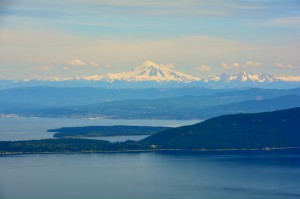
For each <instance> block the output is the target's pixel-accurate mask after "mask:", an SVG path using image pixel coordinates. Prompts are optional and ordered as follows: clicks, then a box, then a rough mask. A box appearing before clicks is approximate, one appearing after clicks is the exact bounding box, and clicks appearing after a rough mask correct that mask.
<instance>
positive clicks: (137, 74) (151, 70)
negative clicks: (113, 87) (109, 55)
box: [104, 61, 200, 83]
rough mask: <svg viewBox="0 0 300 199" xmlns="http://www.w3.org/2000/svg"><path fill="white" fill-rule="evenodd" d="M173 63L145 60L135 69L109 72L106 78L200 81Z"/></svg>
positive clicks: (113, 79)
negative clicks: (177, 69) (176, 68)
mask: <svg viewBox="0 0 300 199" xmlns="http://www.w3.org/2000/svg"><path fill="white" fill-rule="evenodd" d="M173 68H174V66H173V65H172V64H166V65H164V64H156V63H155V62H153V61H145V62H143V63H142V64H141V65H139V66H137V67H135V68H134V69H133V70H131V71H128V72H121V73H109V74H107V75H106V76H105V78H104V79H106V80H107V81H115V80H122V81H130V82H142V81H154V82H169V81H174V82H185V83H188V82H192V81H199V80H200V78H198V77H193V76H191V75H188V74H185V73H182V72H179V71H176V70H174V69H173Z"/></svg>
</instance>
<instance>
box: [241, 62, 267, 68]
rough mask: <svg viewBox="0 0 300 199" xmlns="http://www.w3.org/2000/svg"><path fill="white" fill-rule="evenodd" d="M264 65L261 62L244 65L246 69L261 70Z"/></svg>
mask: <svg viewBox="0 0 300 199" xmlns="http://www.w3.org/2000/svg"><path fill="white" fill-rule="evenodd" d="M262 66H263V64H262V63H260V62H254V61H248V62H245V63H244V64H243V67H244V68H259V67H262Z"/></svg>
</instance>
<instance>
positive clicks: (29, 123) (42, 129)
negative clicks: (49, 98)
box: [0, 117, 200, 141]
mask: <svg viewBox="0 0 300 199" xmlns="http://www.w3.org/2000/svg"><path fill="white" fill-rule="evenodd" d="M198 122H200V120H112V119H80V118H38V117H15V118H5V117H0V141H17V140H38V139H46V138H52V137H53V134H54V133H51V132H47V130H48V129H54V128H60V127H78V126H97V125H98V126H112V125H134V126H167V127H178V126H183V125H190V124H195V123H198ZM139 138H142V137H135V136H133V137H132V136H128V137H124V136H118V137H114V138H109V137H103V138H102V139H104V140H108V141H110V140H112V141H125V140H127V139H132V140H138V139H139ZM97 139H98V138H97Z"/></svg>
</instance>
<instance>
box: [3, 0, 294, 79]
mask: <svg viewBox="0 0 300 199" xmlns="http://www.w3.org/2000/svg"><path fill="white" fill-rule="evenodd" d="M299 35H300V0H159V1H158V0H152V1H150V0H127V1H124V0H110V1H103V0H72V1H71V0H1V2H0V52H1V53H0V78H1V79H3V78H5V79H22V78H46V77H50V76H58V75H59V76H62V77H67V76H76V75H92V74H96V73H98V74H104V73H107V72H121V71H127V70H129V69H131V68H132V67H134V66H136V65H139V64H140V63H141V62H143V61H145V60H152V61H154V62H157V63H159V64H169V63H170V64H173V65H174V66H175V69H177V70H180V71H183V72H186V73H189V74H192V75H194V76H199V77H207V76H210V75H214V74H219V73H222V72H227V73H237V72H240V71H247V72H251V73H270V74H285V75H300V56H299V51H300V36H299Z"/></svg>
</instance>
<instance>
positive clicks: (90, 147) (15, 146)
mask: <svg viewBox="0 0 300 199" xmlns="http://www.w3.org/2000/svg"><path fill="white" fill-rule="evenodd" d="M149 148H150V147H149V146H146V145H142V144H139V143H137V142H133V141H126V142H118V143H111V142H109V141H104V140H91V139H70V138H62V139H44V140H30V141H13V142H3V141H2V142H0V153H68V152H105V151H130V150H146V149H149Z"/></svg>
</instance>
